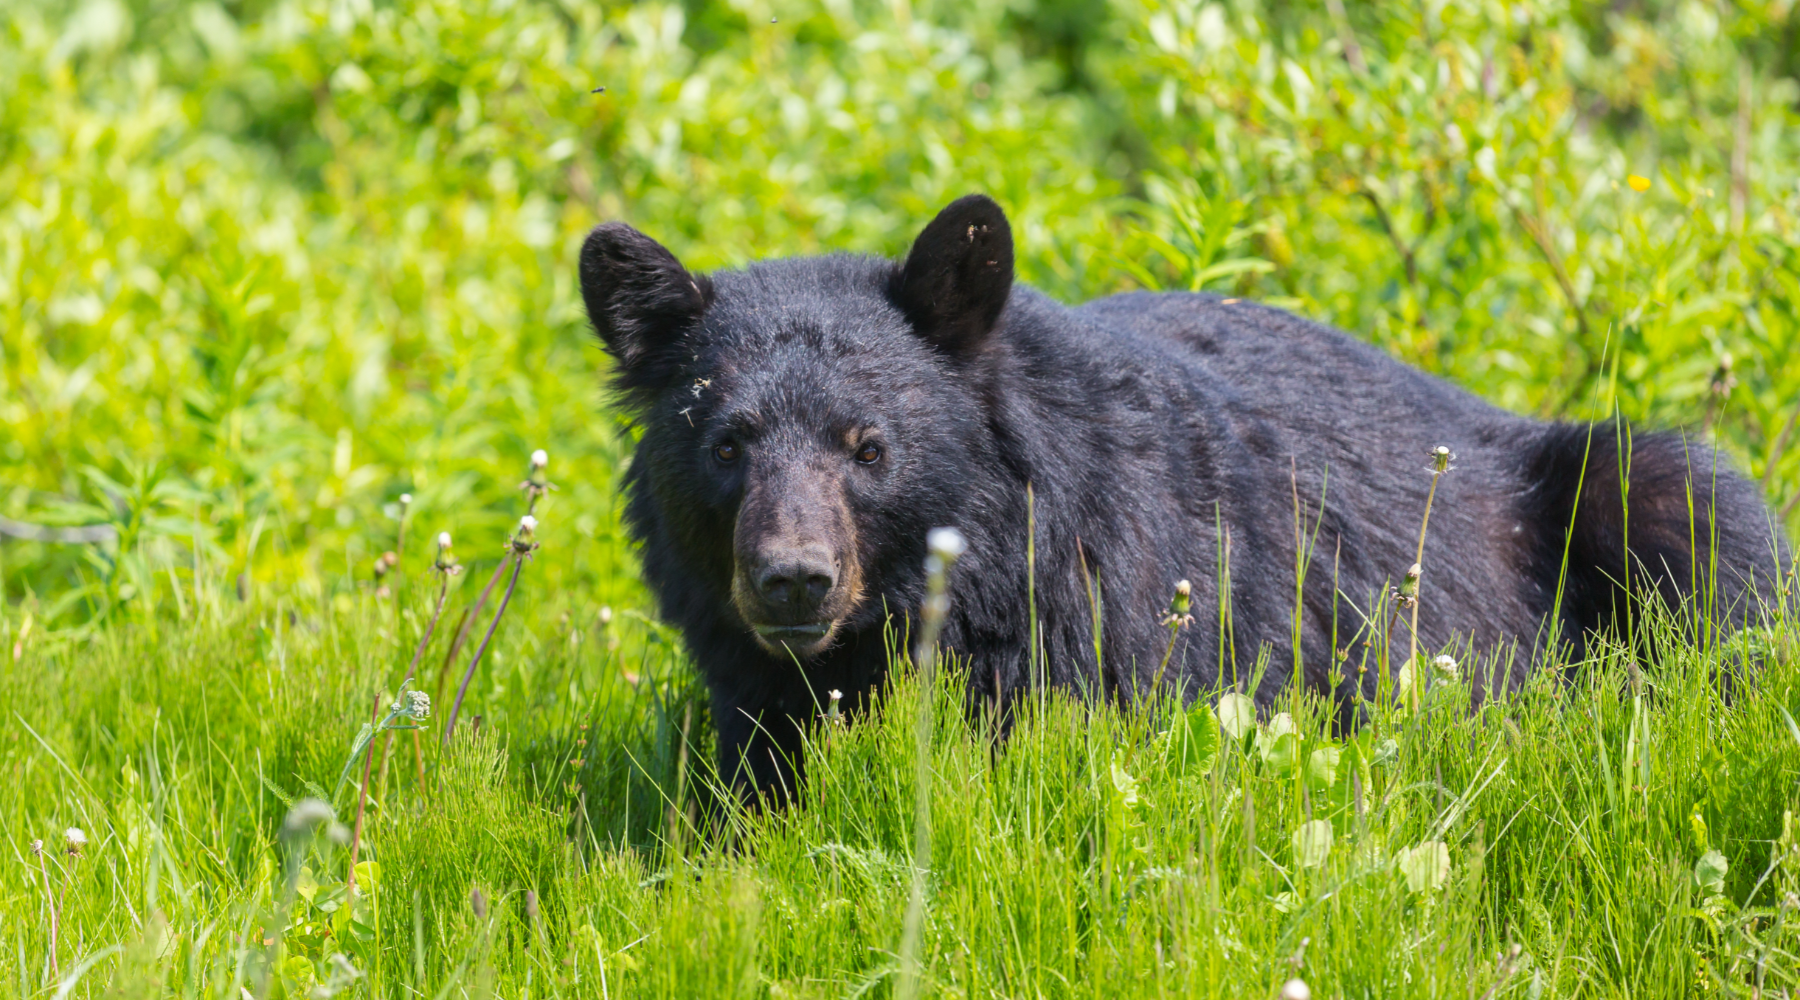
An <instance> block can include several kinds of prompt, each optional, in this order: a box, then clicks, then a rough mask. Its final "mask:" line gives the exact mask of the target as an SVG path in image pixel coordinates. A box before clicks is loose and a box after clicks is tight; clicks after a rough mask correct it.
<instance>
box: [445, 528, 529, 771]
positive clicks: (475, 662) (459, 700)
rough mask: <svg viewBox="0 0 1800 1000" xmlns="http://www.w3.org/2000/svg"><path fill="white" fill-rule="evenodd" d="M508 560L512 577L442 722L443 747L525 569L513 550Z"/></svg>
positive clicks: (519, 555)
mask: <svg viewBox="0 0 1800 1000" xmlns="http://www.w3.org/2000/svg"><path fill="white" fill-rule="evenodd" d="M508 558H510V559H511V560H512V564H513V571H512V577H511V578H510V579H508V580H507V581H506V593H504V594H502V595H501V596H500V607H499V608H498V609H496V610H495V611H494V619H493V621H490V622H488V628H487V634H486V635H484V636H482V637H481V645H480V646H477V647H476V648H475V655H474V657H472V658H471V659H470V660H469V669H468V670H467V671H466V672H464V673H463V679H462V684H461V685H459V686H458V687H457V689H456V701H455V702H454V703H452V704H451V706H450V718H448V719H447V720H445V722H444V736H443V739H442V741H441V742H442V744H443V745H445V746H448V745H449V744H450V734H451V733H453V732H455V731H456V717H457V715H459V714H461V712H462V704H463V697H464V696H465V695H467V694H468V693H469V682H470V681H472V680H474V679H475V668H476V667H478V666H480V665H481V657H482V655H483V654H484V653H486V652H487V648H488V643H490V642H492V641H493V639H494V630H495V629H496V628H498V627H499V626H500V616H501V615H504V614H506V605H507V604H509V603H510V602H511V601H512V595H513V588H514V587H515V586H517V585H518V583H519V570H521V569H524V568H525V556H524V554H523V553H520V552H518V551H516V550H515V551H514V552H512V553H510V555H509V557H508ZM500 567H501V568H502V569H504V568H505V567H506V561H505V560H501V562H500ZM499 575H500V574H499V571H498V570H496V571H495V573H494V576H495V577H496V578H498V577H499ZM488 586H489V587H492V586H493V584H492V583H490V584H488ZM476 607H480V604H479V603H478V604H477V605H476Z"/></svg>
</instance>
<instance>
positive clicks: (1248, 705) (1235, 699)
mask: <svg viewBox="0 0 1800 1000" xmlns="http://www.w3.org/2000/svg"><path fill="white" fill-rule="evenodd" d="M1216 711H1217V714H1218V717H1219V729H1220V731H1221V732H1223V733H1224V734H1225V735H1226V736H1229V737H1231V738H1232V739H1234V740H1241V739H1243V738H1244V736H1245V735H1246V734H1248V733H1249V732H1250V731H1251V730H1253V729H1255V728H1256V702H1254V701H1251V700H1250V698H1249V696H1247V695H1242V694H1239V693H1237V692H1236V691H1228V692H1226V693H1225V694H1224V695H1222V696H1221V697H1220V698H1219V705H1218V708H1217V709H1216Z"/></svg>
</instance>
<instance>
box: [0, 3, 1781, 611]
mask: <svg viewBox="0 0 1800 1000" xmlns="http://www.w3.org/2000/svg"><path fill="white" fill-rule="evenodd" d="M1792 8H1793V5H1792V4H1791V3H1790V2H1787V0H1770V2H1761V3H1751V2H1746V3H1737V4H1725V3H1716V2H1707V0H1681V2H1643V3H1630V4H1611V5H1589V4H1573V5H1570V4H1562V3H1547V2H1537V0H1532V2H1522V3H1498V2H1488V3H1445V2H1440V0H1422V2H1421V3H1419V4H1414V5H1393V6H1389V5H1360V4H1359V5H1352V6H1351V7H1348V8H1346V7H1344V6H1343V5H1341V4H1337V3H1335V2H1332V3H1325V4H1323V5H1318V4H1311V3H1299V4H1296V3H1272V2H1271V3H1252V2H1227V3H1219V2H1199V0H1113V2H1112V3H1111V4H1104V3H1100V2H1099V0H1073V2H1069V3H1057V2H1053V0H981V2H977V3H973V4H951V3H947V2H946V3H919V4H908V3H905V2H895V3H887V4H876V3H866V2H856V0H827V2H816V3H815V2H806V3H801V2H792V3H790V2H786V0H729V2H721V0H688V2H687V3H686V4H685V5H683V4H645V5H619V4H604V3H579V2H575V0H557V2H550V0H492V2H484V3H452V2H448V0H442V2H440V0H424V2H409V3H403V4H389V3H380V4H378V3H375V2H373V0H280V2H270V0H256V2H243V3H236V4H221V3H216V2H211V0H205V2H189V0H136V2H133V3H125V2H123V0H83V2H82V3H80V4H79V5H77V6H73V7H69V6H65V5H63V4H56V3H38V2H24V3H19V4H13V5H9V7H8V9H7V12H6V13H5V14H4V15H3V17H4V20H3V21H0V25H3V29H4V30H3V31H0V75H3V76H4V78H5V79H7V80H8V81H9V85H8V87H7V88H6V89H5V90H4V91H0V190H5V191H7V192H8V193H9V195H8V198H7V199H6V201H5V203H4V204H0V331H4V336H3V337H0V373H3V377H4V389H3V390H0V392H3V395H0V427H3V428H4V430H3V432H0V515H4V516H6V517H8V518H11V519H13V520H15V521H21V522H27V523H28V524H36V525H67V524H93V523H97V522H110V523H113V524H114V525H115V526H116V528H117V529H118V531H119V533H118V534H117V536H116V537H117V538H118V539H122V540H123V541H122V542H120V541H114V542H109V543H106V544H101V545H97V546H94V545H88V546H81V545H66V544H59V543H45V542H39V541H31V540H20V539H17V538H12V539H8V540H6V541H4V542H0V560H3V562H0V574H3V576H0V588H3V593H4V595H5V599H6V601H7V603H10V604H13V605H15V606H16V605H18V604H19V603H20V602H21V601H24V602H28V603H30V604H31V606H32V607H33V608H34V609H36V612H37V613H38V614H40V615H42V616H45V617H47V618H49V619H50V620H51V621H54V622H60V623H65V624H69V623H78V622H86V621H92V620H94V619H96V618H99V617H103V616H107V615H111V614H115V613H120V612H121V611H124V612H127V613H131V614H135V615H140V616H141V615H145V614H151V613H154V610H155V609H156V608H159V607H160V608H163V609H165V610H166V609H169V608H170V607H172V606H173V605H174V604H175V602H176V597H175V595H174V591H175V590H177V589H181V588H184V587H185V588H187V589H189V590H195V589H196V588H195V586H194V585H195V582H196V580H197V579H198V580H206V579H218V580H224V581H231V582H236V581H238V579H239V577H240V575H241V576H242V577H243V585H244V586H245V587H255V586H257V585H259V584H266V583H269V582H281V583H299V584H304V585H307V586H312V587H325V588H328V589H337V588H340V587H342V586H344V585H345V583H346V582H347V581H349V580H354V579H360V578H364V577H366V576H367V573H366V570H365V567H366V566H367V564H368V563H369V562H370V560H371V559H372V558H373V556H374V555H375V554H376V553H378V552H379V551H381V550H382V549H383V548H386V547H388V546H389V545H390V544H391V542H390V541H389V539H390V536H391V535H392V534H393V532H394V529H395V528H396V525H395V524H394V521H393V518H394V516H395V513H396V508H395V507H394V506H393V502H394V500H395V498H396V497H397V496H398V495H399V494H400V493H402V492H406V491H410V492H411V493H412V494H413V495H414V496H415V497H417V499H418V502H417V503H416V504H415V506H414V507H413V509H412V510H413V513H412V517H413V518H415V519H417V520H418V521H419V523H420V524H421V526H422V527H423V528H425V529H427V530H423V531H417V532H415V534H414V537H415V538H417V539H423V538H424V537H425V536H426V535H428V534H429V533H431V532H433V531H435V530H437V529H439V528H451V529H454V530H456V531H457V533H458V537H459V538H464V537H465V536H467V540H468V541H469V542H472V543H476V544H477V545H478V546H479V550H480V552H482V553H487V552H488V551H489V550H490V549H491V550H492V553H493V555H492V556H489V558H492V557H497V554H498V545H499V539H500V534H501V531H502V527H503V524H504V521H505V520H506V518H507V517H510V516H511V514H512V512H513V507H514V506H515V505H513V504H511V503H509V502H508V499H507V494H508V493H509V491H510V490H511V488H512V483H513V482H514V481H515V480H514V477H515V476H516V475H517V471H516V470H518V468H519V467H520V465H521V464H522V460H523V456H524V455H525V454H526V453H527V452H528V451H529V450H530V449H531V448H533V447H536V446H540V445H543V446H548V447H550V448H551V450H552V452H553V454H554V458H553V461H554V462H555V465H554V471H555V472H556V477H555V478H557V480H558V482H559V485H560V487H561V489H560V491H559V493H558V494H557V496H556V498H555V500H554V502H553V503H552V504H551V506H550V507H549V509H548V514H549V516H550V517H552V518H553V519H555V520H556V521H560V522H562V523H561V524H560V525H559V527H560V528H561V532H562V533H561V534H560V536H559V538H558V542H559V544H558V545H557V547H556V549H555V551H554V554H551V555H550V556H549V558H547V559H546V560H544V561H545V562H546V563H547V564H548V565H549V566H550V568H549V569H548V570H546V572H547V573H548V574H549V575H550V576H551V578H552V582H553V583H555V584H556V585H559V586H580V587H584V588H587V589H588V590H590V591H598V592H599V593H600V595H601V596H602V597H605V598H608V599H629V597H630V595H633V594H635V593H636V591H635V589H634V588H635V584H634V583H633V571H632V562H631V556H630V554H629V552H628V551H627V549H626V546H625V545H624V544H623V543H622V540H621V536H620V533H619V528H618V512H617V504H616V500H615V489H614V484H615V481H616V480H615V476H616V475H617V472H618V469H619V467H620V465H621V462H622V461H623V458H624V456H625V455H626V454H627V453H628V449H629V438H630V434H629V430H628V429H627V428H624V427H623V426H622V425H621V424H620V423H619V422H618V420H617V418H616V417H615V416H613V415H612V414H611V413H610V412H609V410H608V408H607V405H606V400H605V398H604V396H603V394H602V392H601V391H600V389H599V378H598V375H597V372H598V369H600V368H601V367H602V364H603V362H602V358H601V355H600V354H599V353H598V351H597V350H596V349H595V348H594V347H593V346H592V345H591V343H590V341H589V338H588V337H587V335H586V333H585V330H584V325H583V319H582V315H581V312H580V306H579V300H578V296H577V295H576V293H575V288H574V284H573V269H572V262H573V259H574V251H575V248H576V247H577V246H578V244H579V240H580V238H581V236H582V234H583V233H584V232H585V231H586V229H587V228H588V227H589V226H591V225H592V224H594V223H596V222H598V221H600V220H603V219H608V218H624V219H627V220H629V221H631V222H633V223H634V224H636V225H638V226H639V227H640V228H643V229H645V230H646V231H648V232H650V233H652V234H653V235H655V236H657V237H658V238H660V239H662V240H664V241H665V242H667V243H668V244H669V245H670V246H671V247H672V248H673V249H675V250H676V252H677V253H678V254H681V255H683V256H684V259H686V260H687V261H688V262H689V263H690V264H691V265H693V266H696V267H699V268H715V267H721V266H730V265H734V264H741V263H743V262H744V261H747V260H750V259H753V258H756V257H759V256H764V255H774V254H785V253H810V252H819V251H824V250H833V249H849V250H856V251H866V252H875V253H884V254H897V253H899V252H901V251H903V250H904V248H905V246H906V245H907V242H908V239H909V237H910V236H911V235H912V233H913V232H915V231H916V229H917V227H918V226H919V225H920V224H921V223H922V221H923V220H924V219H926V218H928V216H929V214H930V213H931V212H932V211H934V210H935V208H936V207H937V206H939V205H940V204H941V203H943V202H945V201H947V200H949V199H950V198H952V197H954V196H956V195H958V194H960V193H963V192H965V191H967V190H972V189H981V190H985V191H988V192H990V193H991V194H993V195H994V196H995V197H997V198H998V199H1000V200H1001V201H1002V202H1003V203H1004V204H1005V205H1006V206H1007V208H1008V210H1009V211H1010V212H1011V213H1012V214H1013V215H1014V216H1015V218H1016V220H1017V223H1018V230H1019V238H1020V244H1021V250H1022V254H1021V270H1022V272H1023V274H1024V277H1025V278H1027V279H1028V280H1030V281H1033V282H1035V283H1037V284H1039V285H1040V286H1042V287H1045V288H1046V289H1047V290H1049V291H1051V292H1052V293H1054V294H1057V295H1060V296H1063V297H1065V298H1069V299H1080V298H1085V297H1089V296H1093V295H1098V294H1103V293H1106V292H1110V291H1116V290H1120V289H1124V288H1130V287H1135V286H1138V285H1144V284H1149V285H1153V286H1164V285H1167V286H1179V287H1191V286H1197V285H1204V286H1207V287H1212V288H1217V289H1226V290H1230V291H1232V292H1233V293H1234V294H1240V295H1244V296H1255V297H1261V298H1266V299H1270V300H1272V301H1276V302H1278V303H1281V304H1285V305H1288V306H1290V307H1292V308H1294V309H1296V310H1298V311H1301V312H1303V313H1306V314H1308V315H1312V316H1316V317H1319V318H1322V319H1325V320H1329V321H1332V322H1335V323H1337V324H1339V325H1341V326H1343V327H1345V328H1346V329H1349V330H1352V331H1354V332H1356V333H1357V334H1359V335H1361V336H1364V337H1366V338H1369V339H1371V340H1373V341H1374V342H1376V343H1379V344H1381V345H1382V346H1383V347H1385V348H1386V349H1388V350H1389V351H1391V352H1392V353H1394V354H1395V355H1396V356H1398V357H1400V358H1402V359H1404V360H1406V361H1408V362H1412V363H1415V364H1419V365H1422V366H1424V367H1426V368H1428V369H1431V370H1434V371H1438V372H1441V373H1443V374H1445V375H1446V376H1448V377H1450V378H1452V379H1454V380H1456V381H1458V382H1460V383H1462V384H1464V385H1467V386H1469V387H1471V388H1473V389H1475V390H1476V391H1478V392H1481V393H1483V394H1484V395H1486V396H1488V397H1489V398H1491V399H1494V400H1495V401H1497V402H1499V403H1501V404H1503V405H1506V406H1509V407H1512V408H1515V409H1518V410H1521V411H1526V412H1534V413H1539V414H1545V415H1551V414H1557V415H1574V416H1588V415H1600V416H1604V415H1606V414H1608V413H1611V412H1613V411H1614V408H1615V407H1616V408H1617V409H1618V411H1620V412H1623V413H1624V414H1625V415H1626V416H1628V417H1631V418H1633V419H1641V420H1648V421H1651V422H1654V423H1658V424H1664V425H1681V426H1686V427H1691V428H1693V429H1694V430H1695V432H1696V433H1711V434H1716V435H1718V436H1719V437H1720V438H1721V439H1722V440H1724V441H1725V442H1726V444H1727V446H1728V447H1729V448H1730V450H1731V451H1732V452H1733V453H1734V454H1735V456H1736V457H1737V458H1738V460H1739V461H1740V463H1741V464H1742V465H1744V466H1745V467H1746V468H1747V469H1748V470H1749V471H1750V472H1751V473H1752V474H1753V475H1756V476H1759V477H1762V478H1763V479H1764V481H1765V483H1766V484H1767V485H1768V488H1769V492H1770V496H1771V499H1773V500H1775V501H1776V502H1777V503H1787V504H1788V506H1787V510H1786V514H1787V517H1786V520H1787V522H1788V523H1789V524H1790V525H1791V524H1792V523H1793V517H1792V515H1793V507H1792V505H1791V498H1792V497H1793V496H1794V495H1795V484H1796V483H1797V482H1800V440H1795V439H1796V438H1797V437H1800V434H1795V433H1793V430H1792V427H1793V415H1794V413H1795V406H1794V400H1795V399H1797V398H1800V363H1797V362H1796V360H1795V352H1794V348H1795V337H1796V332H1795V331H1796V325H1797V324H1800V318H1797V315H1800V314H1797V310H1800V257H1797V256H1796V253H1795V251H1794V249H1793V244H1794V236H1795V226H1796V215H1797V212H1796V209H1797V208H1800V166H1797V164H1800V127H1797V126H1800V120H1797V118H1800V115H1797V113H1796V105H1797V103H1800V87H1797V86H1796V84H1795V82H1794V81H1793V80H1792V79H1791V77H1790V76H1789V73H1790V70H1791V67H1792V64H1793V59H1794V46H1795V30H1794V21H1795V14H1794V13H1793V9H1792ZM602 87H603V88H605V89H604V91H603V92H598V93H596V92H595V91H596V89H597V88H602ZM1634 175H1635V176H1637V177H1638V178H1639V179H1640V181H1639V183H1638V185H1637V186H1634V185H1633V183H1632V182H1631V180H1630V178H1631V177H1633V176H1634ZM1645 181H1647V182H1648V184H1647V187H1645V189H1644V190H1638V187H1643V186H1645V185H1644V184H1643V182H1645ZM1196 227H1199V228H1196ZM1205 227H1213V228H1214V229H1215V230H1216V229H1217V228H1218V227H1225V230H1226V231H1225V232H1222V233H1221V232H1202V231H1201V230H1202V229H1204V228H1205ZM1784 430H1786V431H1787V433H1786V434H1785V436H1784ZM1787 445H1792V446H1791V447H1788V446H1787ZM14 534H17V532H15V533H14ZM490 543H491V544H490ZM465 551H469V550H468V549H467V548H465ZM419 557H422V553H414V554H412V555H410V556H409V558H419Z"/></svg>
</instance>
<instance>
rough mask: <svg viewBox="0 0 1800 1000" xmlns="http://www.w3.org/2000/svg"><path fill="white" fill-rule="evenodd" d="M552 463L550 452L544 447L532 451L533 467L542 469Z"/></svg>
mask: <svg viewBox="0 0 1800 1000" xmlns="http://www.w3.org/2000/svg"><path fill="white" fill-rule="evenodd" d="M549 464H550V453H549V452H547V451H545V450H544V449H542V448H539V449H538V450H536V451H534V452H532V453H531V467H532V468H534V469H542V468H545V467H547V466H548V465H549Z"/></svg>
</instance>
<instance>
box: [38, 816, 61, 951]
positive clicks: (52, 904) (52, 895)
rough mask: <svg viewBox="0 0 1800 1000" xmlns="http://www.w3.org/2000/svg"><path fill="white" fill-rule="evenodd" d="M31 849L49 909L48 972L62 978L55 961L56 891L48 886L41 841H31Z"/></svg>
mask: <svg viewBox="0 0 1800 1000" xmlns="http://www.w3.org/2000/svg"><path fill="white" fill-rule="evenodd" d="M31 849H32V850H33V851H35V852H37V856H38V867H39V869H40V870H41V871H42V872H43V873H44V905H45V906H46V907H48V908H49V910H50V972H51V974H53V975H55V976H56V977H57V978H58V979H61V978H62V967H61V966H60V965H58V964H57V961H56V929H57V923H58V921H57V907H56V892H55V890H54V889H52V888H51V887H50V862H49V861H48V860H46V859H45V857H44V843H43V841H41V840H40V841H34V842H32V845H31Z"/></svg>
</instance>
